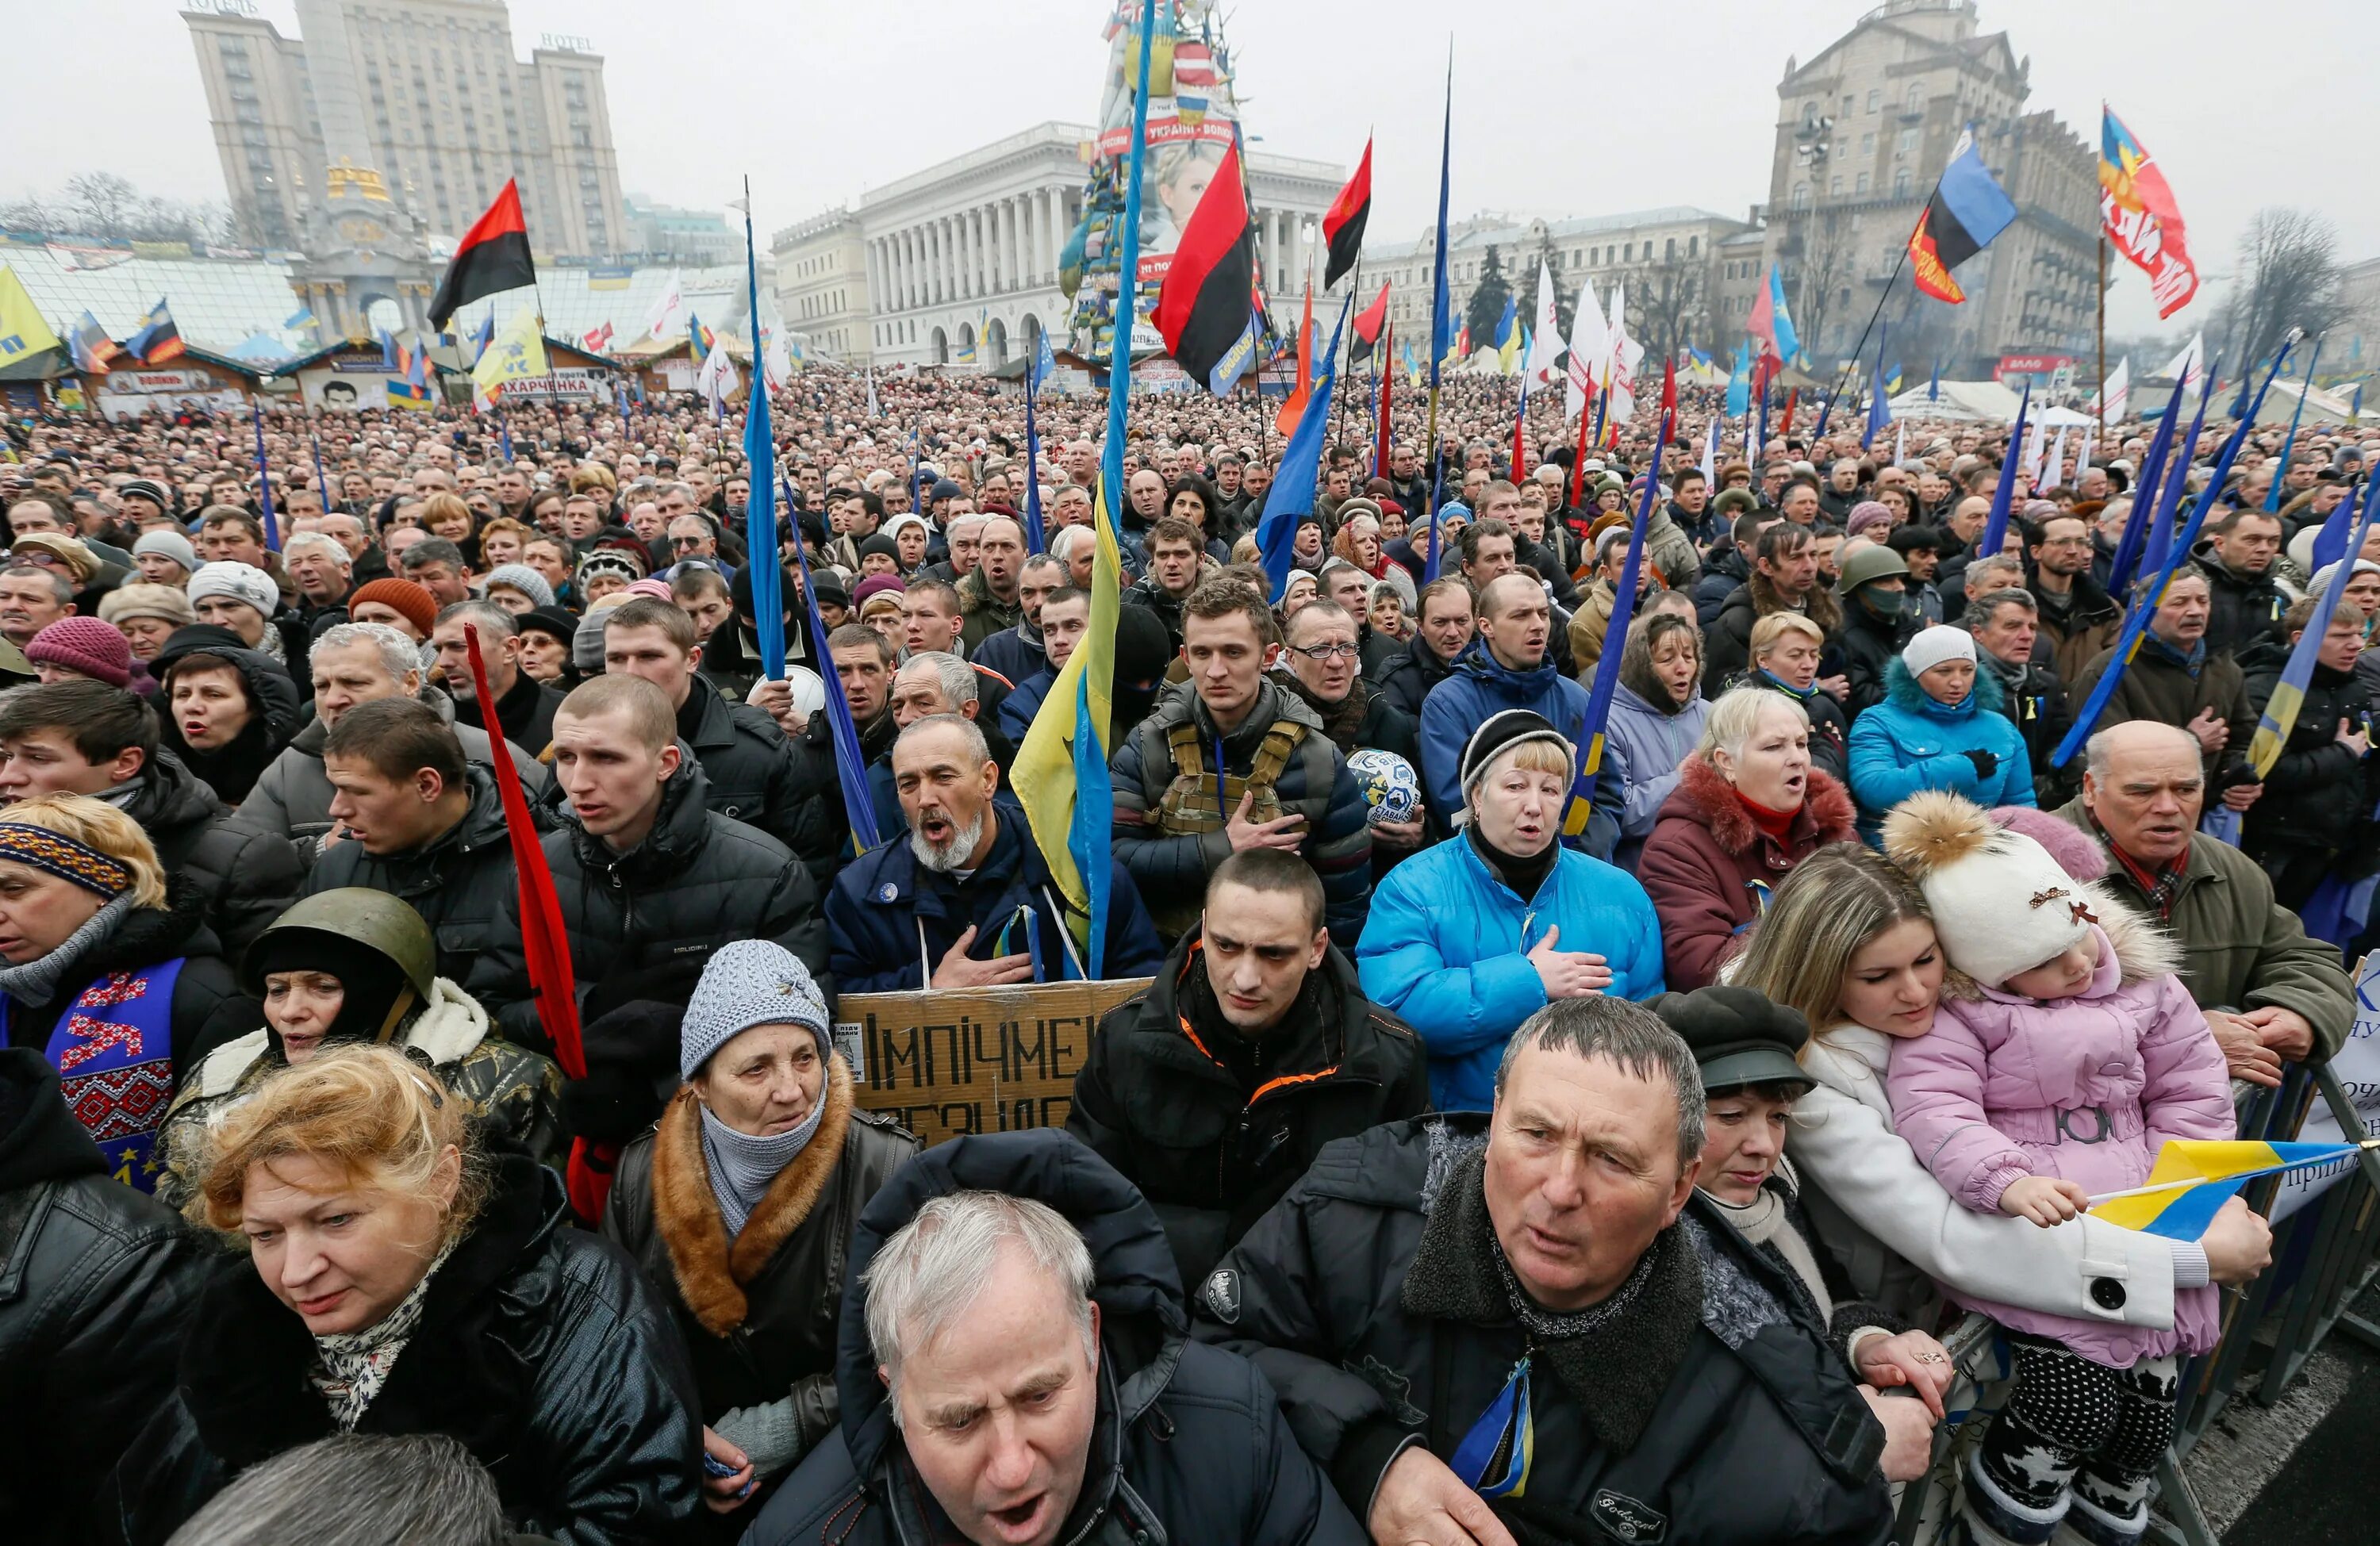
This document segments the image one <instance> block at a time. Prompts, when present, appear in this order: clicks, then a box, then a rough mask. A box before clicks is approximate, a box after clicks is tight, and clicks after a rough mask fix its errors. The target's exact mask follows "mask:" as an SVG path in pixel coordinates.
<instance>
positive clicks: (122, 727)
mask: <svg viewBox="0 0 2380 1546" xmlns="http://www.w3.org/2000/svg"><path fill="white" fill-rule="evenodd" d="M157 736H158V728H157V713H156V710H154V709H152V708H151V707H149V706H148V705H147V704H145V703H143V702H142V701H141V700H140V695H139V694H134V693H128V692H127V691H125V690H124V689H123V688H121V687H111V686H109V685H108V684H107V683H106V682H89V681H68V682H42V683H39V684H36V685H30V686H24V687H19V688H18V689H16V690H15V691H14V692H11V693H9V694H6V695H5V696H0V803H15V802H16V801H18V800H30V799H31V798H33V797H34V796H35V795H40V794H88V795H91V796H93V797H95V798H97V799H101V800H104V801H106V802H107V803H109V804H111V805H114V806H115V807H116V808H117V809H118V810H121V811H122V812H123V813H124V814H125V815H128V816H130V817H131V818H132V819H133V820H134V821H137V822H139V823H140V829H141V830H142V831H144V832H146V833H148V834H149V840H150V841H151V842H152V843H153V844H155V845H156V848H157V862H158V863H159V864H162V865H164V869H165V873H166V874H167V875H178V876H187V877H188V879H189V880H190V881H191V883H192V884H193V885H195V886H196V887H197V888H198V890H199V893H200V895H201V896H202V897H204V898H205V899H206V919H207V923H208V924H209V925H210V926H211V927H212V928H213V930H214V931H215V935H216V937H218V938H220V939H221V940H222V941H223V945H224V950H225V954H226V955H229V956H231V957H234V958H235V959H236V958H237V956H238V954H239V952H240V951H242V950H244V949H246V948H248V942H249V940H251V939H253V938H255V937H256V936H258V935H259V934H261V933H262V932H263V930H264V925H265V924H269V923H271V922H273V919H275V918H278V917H279V916H281V914H282V912H283V911H284V910H285V909H286V908H287V907H288V905H289V904H290V903H291V902H293V901H295V900H297V884H298V880H299V878H300V876H301V875H302V874H303V866H302V864H301V863H300V861H299V859H298V856H297V850H296V849H295V848H293V847H292V846H291V845H290V842H289V839H286V838H284V837H281V836H279V835H277V834H274V833H271V832H265V831H260V830H256V829H253V828H250V827H244V826H241V825H237V824H236V823H234V822H233V820H232V813H231V811H230V810H229V809H228V808H226V807H225V804H224V803H223V802H222V801H221V800H218V799H217V798H215V792H214V791H212V790H211V789H209V788H208V787H207V786H206V785H204V784H202V783H200V781H199V779H198V777H197V775H195V774H193V773H192V772H191V771H190V770H189V769H188V768H187V767H183V766H182V764H181V763H180V762H179V761H178V760H177V759H176V758H175V756H174V755H172V754H171V753H169V752H165V751H163V750H160V749H159V747H158V744H157Z"/></svg>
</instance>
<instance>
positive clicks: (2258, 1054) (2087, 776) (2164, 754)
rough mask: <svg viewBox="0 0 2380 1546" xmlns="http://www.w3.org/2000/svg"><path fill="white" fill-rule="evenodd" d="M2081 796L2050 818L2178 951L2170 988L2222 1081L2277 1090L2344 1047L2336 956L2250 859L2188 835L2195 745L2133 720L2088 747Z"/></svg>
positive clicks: (2195, 782) (2350, 1007) (2167, 728)
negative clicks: (2203, 1028) (2291, 1074)
mask: <svg viewBox="0 0 2380 1546" xmlns="http://www.w3.org/2000/svg"><path fill="white" fill-rule="evenodd" d="M2088 758H2089V760H2088V763H2087V765H2086V767H2084V769H2083V793H2082V795H2081V796H2080V797H2079V798H2077V799H2076V800H2074V801H2073V802H2072V803H2070V804H2068V805H2066V806H2064V807H2063V808H2061V809H2060V810H2059V811H2058V815H2061V816H2063V817H2065V818H2066V819H2067V820H2068V821H2070V822H2072V823H2073V824H2074V825H2075V826H2077V827H2081V828H2083V830H2084V831H2086V832H2088V833H2090V834H2091V835H2092V836H2094V837H2095V838H2097V839H2099V840H2100V841H2101V842H2103V843H2105V844H2107V856H2108V858H2109V859H2110V861H2112V863H2111V864H2109V865H2108V869H2107V885H2108V886H2110V887H2112V888H2114V889H2115V892H2116V894H2117V895H2118V896H2119V897H2120V898H2122V899H2123V900H2125V901H2127V902H2130V903H2131V904H2132V905H2133V906H2135V907H2138V908H2141V909H2143V910H2144V911H2146V912H2150V913H2153V914H2154V915H2155V917H2156V918H2157V919H2158V920H2159V921H2160V922H2162V923H2163V924H2165V925H2166V926H2167V927H2168V929H2170V930H2171V931H2172V932H2173V936H2174V941H2175V943H2176V944H2178V945H2179V946H2180V948H2181V957H2182V964H2181V980H2182V983H2183V984H2184V985H2186V986H2187V987H2188V988H2189V989H2190V996H2191V997H2192V998H2193V999H2195V1000H2197V1002H2198V1007H2199V1008H2200V1009H2203V1010H2204V1011H2205V1013H2206V1022H2207V1024H2208V1025H2210V1026H2212V1027H2213V1028H2214V1031H2215V1039H2216V1041H2217V1042H2219V1043H2221V1044H2222V1046H2223V1055H2224V1057H2225V1059H2226V1060H2227V1061H2228V1063H2229V1064H2230V1067H2231V1075H2232V1077H2233V1078H2235V1079H2243V1080H2246V1081H2249V1082H2250V1083H2252V1084H2264V1085H2277V1084H2278V1083H2280V1081H2281V1071H2282V1070H2281V1065H2282V1064H2284V1063H2294V1062H2299V1061H2301V1060H2302V1059H2304V1058H2305V1057H2309V1056H2311V1055H2312V1054H2313V1053H2314V1052H2315V1051H2316V1050H2317V1049H2318V1050H2320V1052H2321V1053H2322V1055H2323V1056H2324V1057H2330V1056H2332V1055H2334V1054H2336V1053H2337V1052H2338V1049H2339V1047H2340V1046H2341V1045H2343V1044H2344V1043H2345V1041H2346V1039H2347V1031H2348V1027H2349V1025H2350V1023H2352V1021H2354V1018H2355V1002H2354V990H2353V988H2352V987H2351V986H2350V984H2349V982H2348V978H2347V973H2346V972H2345V971H2343V970H2342V969H2341V967H2340V965H2339V955H2338V948H2336V947H2334V946H2331V945H2328V944H2325V942H2323V941H2322V940H2319V939H2309V938H2308V937H2306V932H2305V928H2304V925H2303V924H2301V923H2300V922H2299V921H2298V916H2297V914H2296V913H2294V912H2289V910H2288V909H2286V908H2283V907H2280V906H2278V905H2277V904H2276V903H2275V902H2274V900H2273V883H2272V880H2271V878H2270V877H2269V876H2266V875H2265V872H2264V870H2263V869H2261V868H2260V867H2258V865H2257V864H2256V862H2255V861H2254V860H2253V859H2251V858H2249V857H2248V856H2247V855H2246V854H2244V853H2242V852H2240V851H2239V850H2238V849H2236V848H2233V847H2232V846H2231V845H2230V844H2228V843H2223V842H2217V841H2216V840H2215V839H2212V838H2209V839H2207V840H2206V841H2204V842H2200V841H2199V840H2198V838H2197V831H2198V817H2199V813H2200V811H2201V810H2202V809H2203V808H2204V804H2205V800H2206V772H2205V765H2204V762H2203V761H2202V760H2201V757H2200V748H2199V742H2198V738H2197V737H2196V736H2194V735H2192V734H2191V733H2190V732H2189V731H2186V730H2182V729H2180V728H2179V727H2177V726H2174V725H2169V724H2162V723H2159V722H2158V721H2156V720H2154V719H2133V720H2130V721H2128V722H2126V723H2124V724H2120V725H2114V726H2110V727H2109V728H2108V729H2107V730H2103V731H2100V732H2099V733H2098V734H2096V735H2095V736H2093V737H2092V738H2091V741H2090V746H2089V752H2088Z"/></svg>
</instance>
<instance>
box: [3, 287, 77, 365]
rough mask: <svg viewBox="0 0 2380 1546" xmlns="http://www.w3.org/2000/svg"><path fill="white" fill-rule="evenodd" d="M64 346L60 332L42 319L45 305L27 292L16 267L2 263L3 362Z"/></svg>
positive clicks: (6, 362)
mask: <svg viewBox="0 0 2380 1546" xmlns="http://www.w3.org/2000/svg"><path fill="white" fill-rule="evenodd" d="M62 347H64V345H62V344H59V343H58V335H57V334H56V333H55V332H51V331H50V324H49V323H47V322H45V321H43V320H42V308H40V307H38V306H35V305H34V304H33V297H32V296H29V295H27V294H26V293H25V282H24V281H23V280H21V279H18V277H17V271H16V270H14V269H12V268H10V267H8V266H7V265H6V264H5V263H0V365H11V364H14V363H15V362H17V361H18V360H24V359H31V358H32V357H33V356H36V355H38V354H41V353H42V351H43V350H45V349H56V348H62Z"/></svg>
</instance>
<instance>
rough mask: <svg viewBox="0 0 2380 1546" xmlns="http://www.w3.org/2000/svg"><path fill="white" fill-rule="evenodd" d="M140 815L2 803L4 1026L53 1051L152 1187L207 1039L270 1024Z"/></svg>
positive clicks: (49, 802)
mask: <svg viewBox="0 0 2380 1546" xmlns="http://www.w3.org/2000/svg"><path fill="white" fill-rule="evenodd" d="M205 911H206V899H205V897H204V896H203V895H201V894H200V890H199V889H198V888H197V887H196V885H195V884H193V883H192V882H190V881H189V880H188V879H186V878H182V879H176V880H175V881H174V882H172V883H171V884H170V885H169V884H168V883H167V881H166V878H165V873H164V870H163V869H162V868H161V867H160V866H159V864H158V863H157V851H156V850H155V849H154V848H153V847H152V846H151V845H150V842H149V837H148V834H146V833H144V832H142V831H141V830H140V827H139V826H138V825H136V824H135V823H134V822H133V820H132V818H131V817H130V816H128V815H125V814H124V813H123V812H122V811H119V810H117V809H116V808H115V806H113V805H109V804H105V803H102V802H100V801H97V800H93V799H91V798H89V797H87V796H84V795H79V794H66V795H42V796H40V797H38V798H35V799H31V800H20V801H18V803H16V804H14V805H10V806H8V807H7V808H6V810H5V811H0V1025H5V1026H6V1031H7V1034H6V1045H9V1046H21V1047H30V1048H32V1049H34V1050H35V1051H38V1052H40V1053H42V1055H43V1057H45V1058H46V1059H47V1061H48V1062H49V1064H50V1066H51V1067H52V1068H54V1069H57V1070H58V1072H59V1074H60V1076H61V1078H62V1081H63V1083H64V1086H65V1090H66V1098H67V1105H68V1106H70V1107H71V1108H72V1109H73V1111H74V1113H75V1116H76V1117H77V1118H78V1119H79V1120H80V1122H81V1123H82V1125H83V1127H84V1128H85V1129H87V1130H88V1131H89V1132H90V1133H91V1137H92V1139H93V1140H95V1141H97V1142H98V1144H99V1146H100V1151H101V1153H103V1155H104V1156H105V1157H106V1160H107V1164H108V1168H109V1170H110V1171H111V1172H112V1173H113V1174H114V1175H115V1178H116V1179H117V1180H119V1181H122V1182H124V1183H125V1184H126V1185H128V1186H130V1187H133V1188H136V1189H137V1190H141V1191H144V1192H145V1191H152V1190H154V1189H155V1185H156V1178H157V1174H158V1170H159V1168H160V1157H161V1156H159V1155H158V1154H157V1153H156V1147H157V1129H158V1127H159V1125H160V1124H161V1123H162V1122H163V1121H164V1117H165V1105H166V1102H167V1101H168V1100H169V1099H171V1098H172V1095H173V1093H174V1086H175V1084H176V1082H177V1081H179V1080H180V1079H181V1077H182V1076H183V1074H184V1073H185V1072H186V1071H187V1070H188V1069H190V1068H192V1067H194V1066H195V1065H196V1064H197V1062H198V1060H199V1059H200V1057H203V1056H205V1054H206V1052H207V1051H208V1049H210V1048H212V1047H213V1046H216V1045H220V1044H221V1043H224V1042H227V1041H230V1040H231V1039H232V1038H234V1037H236V1036H240V1035H244V1034H246V1033H248V1032H249V1031H252V1030H254V1029H255V1028H256V1027H257V1026H259V1025H261V1024H262V1023H263V1021H264V1015H263V1011H262V1010H261V1008H260V1007H259V1006H258V1004H257V1001H256V1000H255V999H254V998H251V997H249V996H247V995H246V994H244V993H242V992H241V991H240V988H239V984H237V981H236V980H235V979H234V978H233V976H232V972H231V968H230V967H229V966H228V965H226V964H225V962H224V960H223V959H222V957H221V954H220V951H221V946H220V945H219V944H218V943H217V942H216V939H215V935H214V931H213V930H212V929H210V928H209V927H207V925H206V923H205Z"/></svg>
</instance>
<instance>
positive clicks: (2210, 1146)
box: [2091, 1138, 2380, 1240]
mask: <svg viewBox="0 0 2380 1546" xmlns="http://www.w3.org/2000/svg"><path fill="white" fill-rule="evenodd" d="M2374 1146H2380V1140H2371V1141H2365V1142H2362V1143H2269V1142H2262V1141H2253V1140H2249V1139H2195V1138H2168V1139H2167V1140H2166V1141H2165V1146H2164V1147H2163V1148H2160V1149H2159V1150H2158V1151H2157V1157H2156V1166H2155V1168H2153V1169H2152V1170H2150V1172H2149V1178H2148V1182H2147V1184H2146V1185H2144V1186H2138V1187H2132V1188H2130V1189H2128V1190H2124V1191H2117V1192H2109V1193H2107V1195H2106V1196H2104V1197H2095V1198H2093V1199H2092V1200H2091V1216H2092V1217H2093V1218H2095V1219H2099V1220H2101V1221H2103V1222H2105V1223H2107V1224H2112V1225H2115V1226H2118V1227H2119V1228H2123V1229H2137V1230H2139V1231H2140V1232H2141V1233H2142V1234H2143V1235H2161V1236H2163V1237H2165V1238H2167V1239H2169V1240H2194V1239H2196V1238H2199V1237H2200V1236H2201V1235H2204V1233H2206V1226H2208V1225H2209V1224H2211V1223H2212V1222H2214V1219H2215V1214H2216V1210H2217V1209H2219V1208H2221V1207H2222V1206H2223V1204H2224V1203H2226V1202H2229V1201H2231V1198H2232V1196H2233V1195H2234V1194H2235V1193H2237V1192H2238V1191H2239V1190H2240V1187H2241V1186H2242V1185H2244V1184H2245V1183H2247V1182H2249V1181H2251V1180H2253V1179H2254V1178H2256V1177H2259V1176H2271V1175H2276V1174H2277V1173H2279V1172H2280V1171H2284V1170H2301V1169H2304V1168H2306V1167H2307V1166H2317V1165H2335V1164H2337V1163H2338V1162H2339V1161H2340V1160H2347V1159H2353V1158H2354V1157H2355V1156H2356V1155H2357V1154H2358V1153H2361V1152H2362V1150H2364V1149H2367V1148H2372V1147H2374Z"/></svg>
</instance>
